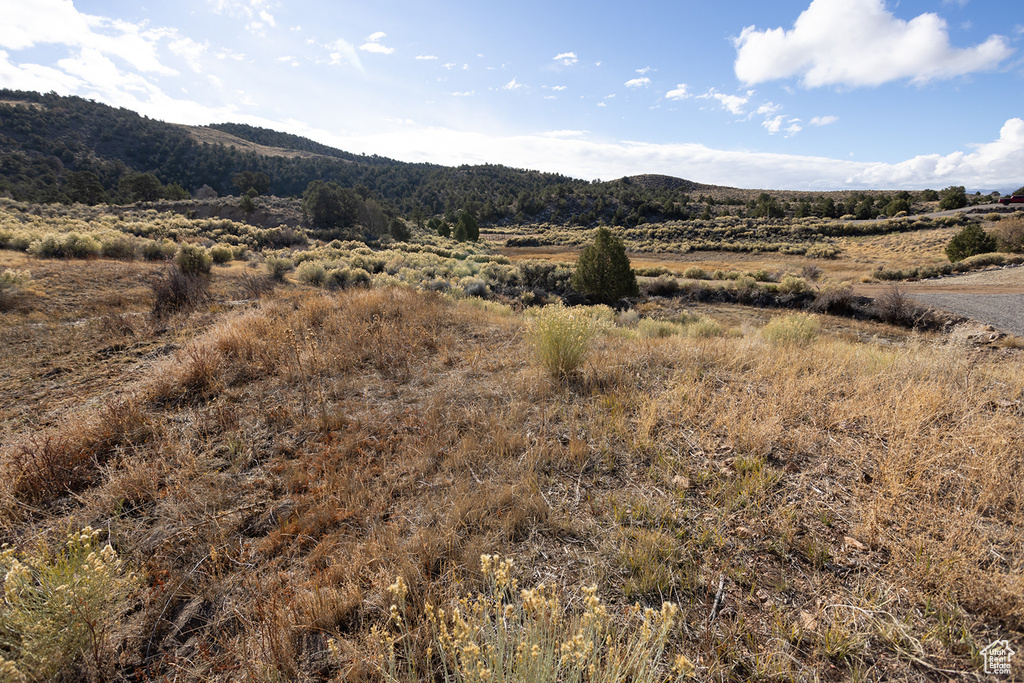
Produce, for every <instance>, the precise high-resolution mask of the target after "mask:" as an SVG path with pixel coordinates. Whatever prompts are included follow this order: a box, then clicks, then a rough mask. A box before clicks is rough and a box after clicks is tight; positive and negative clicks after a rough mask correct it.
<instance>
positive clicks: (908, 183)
mask: <svg viewBox="0 0 1024 683" xmlns="http://www.w3.org/2000/svg"><path fill="white" fill-rule="evenodd" d="M794 121H795V120H794ZM791 125H792V121H787V122H784V123H783V124H782V125H781V126H780V132H783V131H786V129H787V127H788V126H791ZM797 125H799V123H797ZM311 136H312V137H314V138H315V139H318V140H321V141H322V142H325V143H327V144H332V145H335V146H337V147H339V148H341V149H346V150H350V151H353V152H366V153H375V154H381V155H384V156H388V157H392V158H395V159H402V160H404V161H414V162H420V161H423V162H432V163H441V164H448V165H453V166H457V165H460V164H482V163H500V164H505V165H508V166H512V167H515V168H532V169H537V170H541V171H551V172H558V173H565V174H567V175H570V176H574V177H578V178H588V179H594V178H617V177H621V176H625V175H635V174H639V173H664V174H666V175H674V176H678V177H682V178H689V179H691V180H696V181H698V182H704V183H715V184H720V185H730V186H734V187H748V188H778V189H792V190H834V189H870V188H875V189H877V188H881V187H884V188H892V189H899V188H906V189H920V188H922V187H945V186H947V185H966V186H967V187H971V188H1001V187H1008V186H1011V185H1012V186H1013V187H1018V186H1020V185H1024V119H1019V118H1017V119H1010V120H1009V121H1007V122H1006V124H1005V125H1004V126H1003V127H1002V131H1001V132H1000V135H999V139H998V140H996V141H994V142H991V143H986V144H982V145H977V146H976V147H975V148H973V151H968V152H954V153H952V154H948V155H944V156H941V155H926V156H921V157H915V158H914V159H910V160H907V161H904V162H901V163H895V164H893V163H869V162H857V161H850V160H844V159H830V158H826V157H815V156H803V155H793V154H777V153H763V152H746V151H736V150H720V149H714V148H712V147H708V146H706V145H701V144H653V143H644V142H634V141H617V142H599V141H595V140H591V139H589V137H588V136H587V135H585V134H580V135H576V134H572V135H569V134H561V135H552V134H550V133H538V134H535V135H521V136H506V137H493V136H488V135H484V134H480V133H472V132H466V131H456V130H450V129H444V128H415V129H405V130H402V131H400V132H398V133H381V134H379V135H375V136H370V137H350V138H337V137H328V138H327V139H325V138H324V137H322V136H321V135H311Z"/></svg>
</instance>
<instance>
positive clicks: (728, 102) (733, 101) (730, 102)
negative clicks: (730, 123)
mask: <svg viewBox="0 0 1024 683" xmlns="http://www.w3.org/2000/svg"><path fill="white" fill-rule="evenodd" d="M753 96H754V91H753V90H748V91H747V92H746V94H744V95H726V94H725V93H721V92H718V91H717V90H715V89H714V88H711V89H710V90H708V91H707V92H706V93H704V94H703V95H697V99H698V100H717V101H718V103H719V104H721V105H722V107H723V108H725V109H726V110H727V111H728V112H729V113H731V114H736V115H737V116H742V115H743V114H744V113H746V106H747V103H748V102H750V98H751V97H753Z"/></svg>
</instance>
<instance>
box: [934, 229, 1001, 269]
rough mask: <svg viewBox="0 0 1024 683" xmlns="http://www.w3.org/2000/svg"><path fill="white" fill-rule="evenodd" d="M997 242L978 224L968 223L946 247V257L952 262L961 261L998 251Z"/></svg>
mask: <svg viewBox="0 0 1024 683" xmlns="http://www.w3.org/2000/svg"><path fill="white" fill-rule="evenodd" d="M996 247H997V245H996V240H995V238H994V237H992V236H991V235H989V234H988V233H987V232H985V230H984V228H982V227H981V226H980V225H978V224H977V223H968V224H967V225H965V226H964V227H963V229H962V230H960V232H958V233H957V234H956V235H954V236H953V239H951V240H950V241H949V244H947V245H946V256H947V257H948V258H949V260H950V261H951V262H955V261H961V260H963V259H965V258H967V257H968V256H974V255H975V254H987V253H989V252H993V251H995V250H996Z"/></svg>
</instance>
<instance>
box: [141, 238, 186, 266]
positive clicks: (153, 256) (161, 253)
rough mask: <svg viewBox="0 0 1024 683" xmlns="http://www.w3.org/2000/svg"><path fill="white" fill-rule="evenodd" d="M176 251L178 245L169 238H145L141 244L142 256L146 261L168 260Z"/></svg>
mask: <svg viewBox="0 0 1024 683" xmlns="http://www.w3.org/2000/svg"><path fill="white" fill-rule="evenodd" d="M177 252H178V245H177V244H175V243H174V242H172V241H170V240H164V241H162V242H157V241H156V240H147V241H146V242H145V244H143V246H142V258H144V259H146V260H147V261H170V260H171V259H172V258H174V255H175V254H176V253H177Z"/></svg>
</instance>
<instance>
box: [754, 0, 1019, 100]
mask: <svg viewBox="0 0 1024 683" xmlns="http://www.w3.org/2000/svg"><path fill="white" fill-rule="evenodd" d="M735 46H736V61H735V64H734V69H735V71H736V77H737V78H739V80H740V81H742V82H743V83H744V84H746V85H753V84H756V83H764V82H766V81H772V80H778V79H787V78H793V77H800V78H801V82H802V83H803V85H804V86H806V87H808V88H815V87H822V86H850V87H857V86H877V85H881V84H883V83H887V82H890V81H900V80H910V81H911V82H913V83H918V84H920V83H927V82H929V81H934V80H943V79H949V78H955V77H957V76H963V75H966V74H970V73H975V72H978V71H986V70H990V69H993V68H995V67H996V66H998V65H999V64H1000V63H1001V62H1002V61H1003V60H1005V59H1006V58H1007V57H1009V56H1010V55H1011V54H1012V53H1013V48H1011V47H1010V44H1009V41H1008V40H1007V39H1006V38H1005V37H1003V36H999V35H993V36H990V37H989V38H988V40H986V41H985V42H984V43H981V44H980V45H976V46H974V47H969V48H956V47H953V46H952V45H950V41H949V31H948V27H947V24H946V21H945V19H943V18H941V17H939V16H938V15H936V14H933V13H930V12H929V13H925V14H921V15H920V16H917V17H915V18H914V19H911V20H910V21H904V20H903V19H899V18H897V17H896V16H894V15H893V14H892V12H890V11H888V10H887V9H886V6H885V2H884V1H883V0H813V1H812V2H811V4H810V6H809V7H808V8H807V9H806V10H804V11H803V13H801V14H800V16H799V17H798V18H797V20H796V22H795V23H794V24H793V28H792V29H790V30H788V31H787V30H784V29H782V28H775V29H766V30H763V31H759V30H758V29H757V28H756V27H754V26H748V27H746V28H745V29H743V32H742V33H741V34H740V36H739V38H737V39H735Z"/></svg>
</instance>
